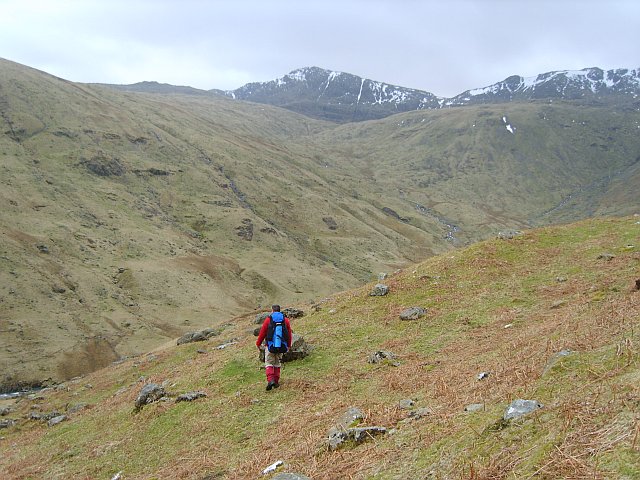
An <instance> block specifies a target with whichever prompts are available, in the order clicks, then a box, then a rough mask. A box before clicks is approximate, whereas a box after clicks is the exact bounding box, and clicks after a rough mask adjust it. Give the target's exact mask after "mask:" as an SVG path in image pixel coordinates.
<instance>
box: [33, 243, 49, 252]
mask: <svg viewBox="0 0 640 480" xmlns="http://www.w3.org/2000/svg"><path fill="white" fill-rule="evenodd" d="M36 247H37V248H38V250H39V251H40V253H49V247H47V246H46V245H42V244H39V245H36Z"/></svg>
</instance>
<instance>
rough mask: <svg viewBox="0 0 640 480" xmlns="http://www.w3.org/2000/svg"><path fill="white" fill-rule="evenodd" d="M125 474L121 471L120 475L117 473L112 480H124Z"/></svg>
mask: <svg viewBox="0 0 640 480" xmlns="http://www.w3.org/2000/svg"><path fill="white" fill-rule="evenodd" d="M123 473H124V472H123V471H122V470H120V471H119V472H118V473H116V474H115V475H114V476H113V477H111V480H122V474H123Z"/></svg>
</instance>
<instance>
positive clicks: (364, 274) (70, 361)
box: [0, 61, 447, 388]
mask: <svg viewBox="0 0 640 480" xmlns="http://www.w3.org/2000/svg"><path fill="white" fill-rule="evenodd" d="M0 112H1V114H2V120H3V134H2V136H0V151H1V154H2V171H3V173H2V175H1V177H0V182H1V183H2V189H0V199H1V201H2V205H3V208H2V209H1V212H0V230H1V232H2V239H3V240H2V257H1V259H0V261H1V262H2V265H3V266H2V269H1V270H0V275H1V279H2V287H1V289H0V296H1V298H2V303H1V306H0V308H1V310H0V318H1V321H2V335H1V337H0V341H1V342H2V345H0V358H1V359H2V362H3V365H4V366H6V368H3V372H2V375H3V378H1V379H0V383H1V384H2V385H0V388H1V387H4V388H11V387H12V386H13V387H15V386H17V385H19V384H22V383H29V382H35V383H38V382H40V381H42V380H44V379H46V378H48V377H51V378H53V379H55V380H60V379H64V378H70V377H72V376H74V375H77V374H80V373H85V372H87V371H90V370H93V369H95V368H97V367H99V366H101V365H104V364H105V363H108V362H110V361H112V360H114V359H116V358H119V357H120V356H123V355H131V354H136V353H141V352H144V351H146V350H148V349H150V348H152V347H153V346H156V345H158V344H160V343H162V342H163V341H165V340H166V339H168V338H173V337H175V336H176V335H178V334H180V333H182V332H184V331H186V330H189V329H194V328H197V327H198V326H201V325H204V324H208V323H209V322H210V321H211V319H212V318H214V319H216V320H217V321H218V322H220V323H222V322H225V321H227V320H228V319H229V318H231V317H233V316H234V315H236V314H237V313H238V312H245V311H247V310H252V309H254V308H256V307H258V306H259V305H260V304H268V303H270V302H273V301H276V300H277V301H280V302H285V301H287V302H291V301H295V300H302V299H310V298H317V297H322V296H323V295H326V294H328V293H329V292H331V291H335V290H340V289H343V288H346V287H348V286H353V285H356V284H359V283H361V282H362V281H366V280H367V279H369V278H370V277H371V275H372V272H375V271H378V270H384V269H395V268H397V266H400V265H402V264H406V263H407V261H408V260H409V259H411V260H415V259H417V258H424V256H426V255H428V254H430V253H432V252H433V251H435V250H438V249H443V248H447V245H446V244H445V242H443V241H441V234H440V231H439V228H438V227H437V225H435V222H424V223H423V228H422V230H418V229H415V228H413V227H412V228H407V227H406V226H404V225H403V224H401V223H400V222H395V223H394V222H391V224H390V225H387V226H385V227H374V226H373V225H375V224H376V223H377V221H376V219H377V218H382V217H384V214H383V213H381V212H378V213H375V212H374V213H369V209H370V207H369V205H368V204H367V203H365V202H363V201H359V200H356V199H353V200H350V201H349V202H348V204H349V208H344V207H343V206H342V196H343V192H342V191H341V190H340V189H338V188H336V187H334V186H333V185H332V184H330V183H328V182H327V181H326V180H325V178H323V177H322V176H320V175H318V171H321V170H322V167H321V166H319V165H317V164H316V162H315V161H314V160H313V158H312V156H311V155H312V154H311V153H309V152H308V150H307V147H306V145H305V141H304V139H305V138H307V137H309V136H310V135H311V134H313V133H314V132H317V131H320V130H322V129H325V128H327V127H328V125H327V124H324V123H321V122H315V121H310V120H308V119H307V118H305V117H302V116H298V115H294V114H290V113H287V112H286V111H283V110H280V109H273V108H269V107H263V106H257V105H251V104H239V103H237V102H232V101H231V100H227V99H224V98H219V97H210V96H204V97H200V96H194V95H157V94H153V95H151V94H149V95H146V94H140V93H126V92H125V93H122V92H116V91H114V90H113V89H111V88H106V87H97V86H87V85H78V84H73V83H71V82H67V81H64V80H61V79H58V78H55V77H52V76H49V75H46V74H43V73H42V72H38V71H35V70H32V69H29V68H26V67H23V66H20V65H16V64H13V63H11V62H7V61H2V62H1V63H0ZM299 143H302V144H303V147H304V148H302V147H298V146H297V145H298V144H299ZM365 188H366V187H365ZM361 219H364V220H361ZM396 224H397V225H396ZM434 226H435V228H433V227H434ZM407 252H409V253H410V255H409V257H407V256H406V253H407Z"/></svg>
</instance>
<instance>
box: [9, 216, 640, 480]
mask: <svg viewBox="0 0 640 480" xmlns="http://www.w3.org/2000/svg"><path fill="white" fill-rule="evenodd" d="M639 238H640V220H639V219H638V217H627V218H620V219H602V220H588V221H583V222H580V223H576V224H572V225H567V226H561V227H548V228H541V229H537V230H531V231H526V232H525V233H524V234H523V235H521V236H518V237H516V238H514V239H512V240H500V239H495V240H489V241H485V242H482V243H478V244H475V245H472V246H470V247H468V248H465V249H460V250H456V251H454V252H450V253H447V254H444V255H441V256H437V257H434V258H431V259H429V260H427V261H426V262H424V263H421V264H418V265H416V266H414V267H412V268H409V269H406V270H402V271H400V272H397V273H396V274H394V275H392V276H391V277H390V278H389V279H388V281H387V283H388V285H389V286H390V293H389V294H388V295H387V296H384V297H370V296H369V295H368V293H369V290H370V288H371V286H372V285H366V286H364V287H362V288H359V289H356V290H351V291H347V292H344V293H341V294H336V295H333V296H331V297H329V298H327V299H325V300H323V301H322V302H321V304H320V305H319V309H315V310H313V309H310V308H309V307H308V306H307V307H305V309H306V311H307V315H306V316H304V317H303V318H301V319H296V320H294V321H293V328H294V330H295V331H296V332H298V333H300V334H302V335H303V336H304V337H305V339H307V341H308V342H310V343H311V344H312V345H313V347H314V350H313V352H312V354H311V355H310V356H309V357H307V358H305V359H304V360H301V361H297V362H293V363H289V364H286V365H285V367H284V369H283V377H282V386H281V388H279V389H277V390H274V391H272V392H265V391H264V385H265V382H264V378H263V375H264V373H263V372H262V371H261V370H260V368H259V363H258V361H257V358H256V353H257V352H256V349H255V345H254V338H255V337H253V336H251V334H250V330H251V329H252V326H251V320H252V317H251V316H247V317H245V318H238V319H236V321H235V322H233V324H232V325H230V326H228V327H227V330H225V332H224V333H223V334H222V336H221V337H215V338H214V339H211V340H209V341H208V342H206V343H198V344H188V345H183V346H180V347H175V346H170V347H167V348H164V349H161V350H158V351H156V352H153V353H152V354H149V355H143V356H140V357H138V358H135V359H130V360H127V361H125V362H122V363H120V364H118V365H113V366H110V367H108V368H105V369H103V370H100V371H99V372H95V373H93V374H90V375H87V376H85V377H82V378H78V379H75V380H73V381H70V382H67V383H66V384H64V385H61V386H59V387H57V388H55V389H48V390H45V391H43V392H41V393H39V394H37V395H34V396H33V397H32V398H25V399H22V400H21V401H19V402H17V403H16V404H15V405H14V406H13V408H15V411H14V412H12V413H10V414H9V415H8V417H4V418H14V419H16V420H17V424H16V425H14V426H13V427H9V428H8V429H6V430H3V431H2V435H3V438H2V440H0V442H2V443H1V445H2V450H3V452H4V454H3V455H2V457H0V474H1V475H2V477H3V478H12V479H23V478H111V477H112V476H113V475H115V474H116V473H117V472H122V478H125V479H152V478H190V479H191V478H192V479H203V478H257V477H260V472H261V471H262V469H264V468H265V467H267V466H268V465H270V464H272V463H273V462H275V461H276V460H283V461H284V467H283V469H282V470H281V471H287V472H297V473H300V474H305V475H307V476H309V477H311V478H314V479H334V478H355V479H364V478H367V479H392V478H398V479H399V478H436V479H445V478H473V479H481V478H482V479H499V478H548V479H557V478H603V479H604V478H616V479H621V478H627V479H631V478H638V476H639V475H640V446H639V445H638V436H639V434H640V431H639V430H638V428H639V427H638V415H639V414H640V410H639V406H640V388H639V385H640V383H639V382H638V371H639V366H640V363H639V361H640V357H639V356H638V352H637V344H638V342H639V341H640V339H639V337H638V332H639V331H640V330H639V327H640V325H639V324H638V322H639V320H640V292H639V291H638V290H637V288H636V280H637V279H640V274H639V271H640V270H639V266H640V263H639V262H640V253H639V252H638V248H639V246H638V239H639ZM412 306H421V307H424V308H426V309H427V315H426V316H425V317H422V318H420V319H418V320H415V321H402V320H400V319H399V316H398V315H399V313H400V312H401V311H402V310H403V309H404V308H407V307H412ZM229 338H237V339H238V341H239V343H237V344H234V345H231V346H229V347H227V348H225V349H221V350H219V349H215V348H214V347H215V346H216V345H217V344H219V343H222V342H223V341H226V340H227V339H229ZM198 350H201V351H202V350H204V352H205V353H199V352H198ZM378 350H387V351H391V352H393V353H395V354H396V355H397V357H398V358H397V360H398V362H399V365H398V366H393V365H391V364H390V363H382V364H377V365H374V364H369V363H367V357H368V356H369V355H370V354H371V353H373V352H375V351H378ZM562 350H569V351H570V352H571V353H570V354H569V355H567V356H565V357H562V358H559V359H556V360H557V361H556V362H555V363H550V360H551V359H553V358H554V356H555V354H557V353H558V352H560V351H562ZM481 372H488V376H487V377H486V378H484V379H483V380H478V379H477V378H478V374H479V373H481ZM146 382H157V383H163V382H164V384H165V385H167V389H168V390H170V391H171V392H174V393H182V392H186V391H192V390H204V391H205V392H206V393H207V394H208V397H206V398H204V399H199V400H196V401H194V402H192V403H186V402H185V403H173V402H159V403H153V404H150V405H147V406H146V407H144V409H143V410H142V411H140V412H139V413H137V414H136V413H134V412H133V405H134V400H135V398H136V396H137V395H138V393H139V391H140V389H141V388H142V386H143V385H144V384H145V383H146ZM517 398H521V399H533V400H537V401H538V402H540V403H542V404H543V405H544V407H543V408H541V409H540V410H537V411H536V412H534V413H532V414H530V415H528V416H526V417H524V418H522V419H520V420H515V421H511V422H504V421H501V418H502V415H503V413H504V411H505V409H506V407H507V405H508V404H509V403H510V402H511V401H512V400H514V399H517ZM405 399H413V400H414V401H415V407H413V408H414V409H416V408H428V409H429V411H430V413H429V414H427V415H426V416H424V417H422V418H419V419H414V420H411V419H409V418H408V413H409V411H407V410H403V409H402V408H400V402H401V401H402V400H405ZM472 403H482V404H484V406H483V407H482V408H481V410H480V411H476V412H465V410H464V408H465V406H467V405H469V404H472ZM78 404H86V406H85V407H84V408H82V409H80V410H79V411H77V412H76V413H70V414H69V420H67V421H65V422H63V423H61V424H59V425H57V426H54V427H47V426H46V425H45V424H43V423H39V422H36V421H33V420H27V419H24V417H25V416H28V415H29V412H32V411H37V412H42V413H44V412H50V411H52V410H57V411H59V412H64V411H65V410H67V409H68V408H70V407H73V406H75V405H78ZM350 406H356V407H359V408H360V409H362V410H363V411H364V412H365V414H366V416H365V419H364V424H365V425H379V426H384V427H386V428H388V429H390V431H389V433H388V434H386V435H384V436H379V437H376V438H375V439H373V440H371V441H368V442H365V443H363V444H361V445H356V446H350V447H347V448H346V449H342V450H338V451H335V452H331V451H329V450H328V449H327V448H326V446H325V445H324V439H325V437H326V435H327V432H328V430H329V429H330V428H331V426H333V425H334V424H335V423H336V421H337V420H338V419H339V417H340V416H341V415H342V414H343V412H344V411H345V409H346V408H348V407H350ZM266 478H268V477H266Z"/></svg>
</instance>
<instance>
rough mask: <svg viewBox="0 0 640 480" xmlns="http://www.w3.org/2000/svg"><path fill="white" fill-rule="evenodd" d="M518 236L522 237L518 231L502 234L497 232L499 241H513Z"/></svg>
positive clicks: (503, 232) (505, 231)
mask: <svg viewBox="0 0 640 480" xmlns="http://www.w3.org/2000/svg"><path fill="white" fill-rule="evenodd" d="M520 235H522V232H521V231H520V230H503V231H502V232H498V238H499V239H501V240H513V239H514V238H516V237H519V236H520Z"/></svg>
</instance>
